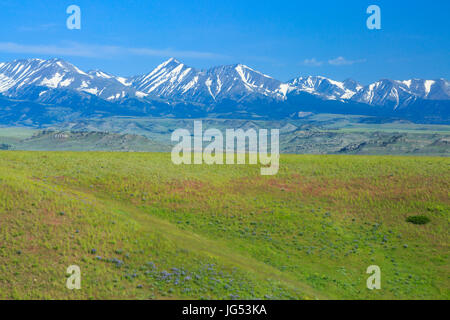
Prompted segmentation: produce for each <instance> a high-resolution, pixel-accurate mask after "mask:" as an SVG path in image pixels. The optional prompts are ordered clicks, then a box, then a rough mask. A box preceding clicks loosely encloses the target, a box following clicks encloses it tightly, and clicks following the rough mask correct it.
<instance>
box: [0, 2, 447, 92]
mask: <svg viewBox="0 0 450 320" xmlns="http://www.w3.org/2000/svg"><path fill="white" fill-rule="evenodd" d="M71 4H76V5H78V6H79V7H80V8H81V13H82V17H81V19H82V26H81V30H68V29H67V28H66V19H67V17H68V16H69V15H68V14H66V8H67V7H68V6H69V5H71ZM371 4H376V5H379V6H380V7H381V14H382V30H368V29H367V28H366V20H367V17H368V14H366V9H367V7H368V6H369V5H371ZM449 12H450V1H448V0H429V1H423V0H421V1H416V0H409V1H406V0H396V1H392V0H387V1H375V0H370V1H366V0H347V1H346V0H341V1H337V0H321V1H303V0H292V1H291V0H286V1H263V0H258V1H253V0H240V1H235V0H227V1H216V0H191V1H170V0H167V1H152V0H140V1H138V0H122V1H118V0H102V1H100V0H86V1H85V0H71V1H65V0H53V1H52V0H46V1H43V0H42V1H37V0H20V1H18V0H0V21H1V28H0V62H3V61H9V60H13V59H16V58H29V57H40V58H49V57H60V58H63V59H65V60H67V61H69V62H72V63H74V64H76V65H77V66H79V67H80V68H82V69H84V70H89V69H94V68H99V69H102V70H104V71H107V72H111V73H114V74H118V75H122V76H128V75H135V74H142V73H146V72H148V71H150V70H151V69H152V68H154V67H155V66H156V65H158V64H159V63H160V62H162V61H163V60H165V59H166V58H169V57H171V56H174V57H176V58H177V59H179V60H180V61H182V62H184V63H186V64H188V65H191V66H193V67H197V68H203V69H205V68H209V67H211V66H214V65H220V64H232V63H244V64H247V65H249V66H251V67H253V68H255V69H257V70H260V71H261V72H264V73H266V74H269V75H271V76H273V77H275V78H278V79H280V80H283V81H285V80H289V79H291V78H294V77H296V76H301V75H324V76H328V77H331V78H334V79H336V80H343V79H345V78H349V77H350V78H354V79H356V80H358V81H360V82H362V83H364V84H366V83H368V82H371V81H375V80H378V79H381V78H393V79H407V78H433V79H434V78H447V79H448V78H450V59H449V56H450V44H449V39H450V37H449V36H450V22H449Z"/></svg>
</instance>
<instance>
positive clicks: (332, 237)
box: [0, 151, 450, 299]
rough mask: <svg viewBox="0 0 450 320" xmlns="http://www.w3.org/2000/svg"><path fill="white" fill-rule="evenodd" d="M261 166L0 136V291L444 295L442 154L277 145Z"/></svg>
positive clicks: (447, 170) (448, 177) (18, 294)
mask: <svg viewBox="0 0 450 320" xmlns="http://www.w3.org/2000/svg"><path fill="white" fill-rule="evenodd" d="M259 172H260V171H259V167H258V166H256V165H252V166H250V165H240V166H237V165H235V166H229V165H223V166H207V165H203V166H194V165H191V166H175V165H173V164H172V162H171V160H170V154H168V153H118V152H115V153H107V152H25V151H2V152H0V299H25V298H31V299H38V298H41V299H42V298H52V299H75V298H76V299H112V298H119V299H128V298H130V299H131V298H137V299H175V298H193V299H216V298H217V299H230V298H243V299H327V298H331V299H420V298H425V299H429V298H436V299H449V298H450V291H449V289H450V281H449V277H448V276H449V267H448V266H449V257H448V254H449V233H448V230H449V222H450V220H449V212H450V197H449V190H450V188H449V187H450V160H449V159H448V158H438V157H435V158H433V157H393V156H384V157H381V156H301V155H282V156H281V163H280V171H279V173H278V175H276V176H260V175H259ZM420 214H423V215H426V216H427V217H428V218H429V219H430V222H429V223H428V224H425V225H415V224H412V223H409V222H407V221H406V219H407V217H409V216H414V215H420ZM70 265H78V266H80V268H81V275H82V278H81V279H82V280H81V290H73V291H71V290H68V289H67V288H66V286H65V282H66V276H67V275H66V269H67V267H68V266H70ZM370 265H378V266H380V268H381V272H382V276H381V277H382V289H381V290H373V291H372V290H368V289H367V288H366V279H367V277H368V276H369V275H368V274H366V269H367V267H368V266H370Z"/></svg>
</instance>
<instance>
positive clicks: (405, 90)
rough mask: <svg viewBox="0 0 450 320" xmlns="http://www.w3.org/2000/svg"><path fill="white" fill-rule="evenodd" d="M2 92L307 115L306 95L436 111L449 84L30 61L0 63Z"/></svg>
mask: <svg viewBox="0 0 450 320" xmlns="http://www.w3.org/2000/svg"><path fill="white" fill-rule="evenodd" d="M0 95H1V96H3V97H4V98H6V99H18V100H27V101H33V102H36V103H46V104H55V105H58V106H61V107H64V106H66V105H67V104H68V105H73V99H74V95H78V96H79V97H78V98H79V99H81V101H83V103H86V101H87V100H89V101H93V100H95V101H96V103H97V105H98V103H100V101H104V102H105V103H110V104H117V105H122V106H123V105H126V106H131V105H132V104H138V105H140V106H142V105H148V106H149V108H150V109H152V108H153V109H155V105H154V102H155V101H158V102H159V103H162V104H164V103H166V104H168V105H172V106H173V105H174V104H177V103H178V104H183V105H189V104H194V105H196V106H197V107H199V108H200V109H202V108H203V109H204V110H209V111H211V110H214V109H215V106H217V105H222V106H223V104H224V103H228V104H233V103H234V104H238V105H239V106H240V107H241V109H245V106H246V105H247V104H248V105H255V104H276V105H277V106H280V105H282V104H283V103H287V104H290V107H289V110H295V108H294V107H293V105H292V104H296V105H297V106H298V109H299V110H301V108H302V105H303V103H302V100H299V98H298V97H299V96H301V97H307V98H308V99H313V97H314V98H318V99H317V100H308V101H335V102H336V103H343V104H347V105H349V104H364V105H369V106H378V107H383V108H388V109H390V110H397V109H404V108H408V106H411V105H415V106H416V105H417V104H418V103H423V101H434V102H435V103H434V104H432V105H433V106H435V105H436V101H448V100H450V84H449V81H447V80H445V79H437V80H422V79H412V80H406V81H400V80H388V79H383V80H380V81H377V82H375V83H372V84H369V85H366V86H363V85H361V84H359V83H357V82H356V81H354V80H352V79H347V80H345V81H342V82H341V81H335V80H332V79H328V78H325V77H320V76H308V77H299V78H295V79H293V80H291V81H288V82H282V81H279V80H276V79H274V78H272V77H270V76H268V75H265V74H263V73H261V72H259V71H256V70H253V69H252V68H250V67H248V66H245V65H242V64H235V65H227V66H219V67H213V68H211V69H208V70H197V69H195V68H192V67H189V66H187V65H185V64H183V63H181V62H179V61H178V60H176V59H174V58H171V59H169V60H167V61H165V62H163V63H162V64H160V65H159V66H157V67H156V68H155V69H154V70H152V71H151V72H149V73H147V74H143V75H139V76H134V77H129V78H124V77H118V76H115V75H112V74H109V73H106V72H103V71H100V70H94V71H88V72H85V71H82V70H80V69H79V68H77V67H76V66H74V65H72V64H70V63H68V62H66V61H63V60H61V59H51V60H41V59H26V60H15V61H12V62H8V63H0ZM308 95H310V97H308ZM94 97H95V98H98V99H94ZM293 97H295V98H293ZM294 101H295V102H294ZM310 103H311V102H310ZM315 103H320V102H315ZM159 108H162V107H161V105H159ZM441 109H442V108H441ZM172 111H173V110H172ZM163 113H164V112H160V113H159V114H163Z"/></svg>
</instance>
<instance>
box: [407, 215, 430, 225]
mask: <svg viewBox="0 0 450 320" xmlns="http://www.w3.org/2000/svg"><path fill="white" fill-rule="evenodd" d="M406 221H407V222H411V223H414V224H427V223H428V222H430V221H431V220H430V218H428V217H427V216H424V215H419V216H410V217H408V218H406Z"/></svg>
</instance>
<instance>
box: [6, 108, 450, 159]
mask: <svg viewBox="0 0 450 320" xmlns="http://www.w3.org/2000/svg"><path fill="white" fill-rule="evenodd" d="M300 116H301V118H300V119H295V120H294V119H291V120H280V121H263V120H236V119H204V120H203V127H204V130H206V129H208V128H217V129H219V130H222V132H223V133H225V129H229V128H234V129H239V128H242V129H244V130H247V129H250V128H253V129H256V130H258V129H261V128H263V129H280V133H281V136H280V150H281V152H283V153H296V154H367V155H373V154H375V155H388V154H391V155H436V156H449V155H450V126H448V125H424V124H415V123H411V122H407V121H396V120H393V119H384V118H376V117H365V116H345V115H333V114H311V113H303V114H301V115H300ZM193 123H194V120H192V119H189V120H183V119H155V118H129V117H114V118H106V119H94V120H83V121H78V122H70V123H63V124H58V125H54V126H52V127H48V128H46V131H40V130H41V129H42V128H39V130H32V129H27V128H22V129H18V128H4V129H0V149H4V150H75V151H92V150H102V151H156V152H165V151H169V150H170V149H171V145H173V143H172V142H171V141H170V137H171V133H172V132H173V131H174V130H176V129H178V128H186V129H189V130H190V131H191V132H192V130H193ZM83 132H84V133H83Z"/></svg>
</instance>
